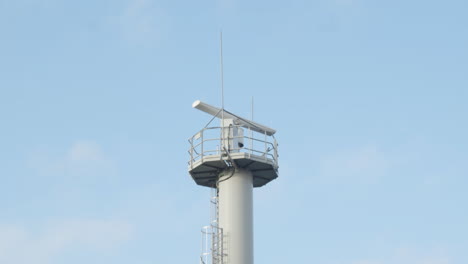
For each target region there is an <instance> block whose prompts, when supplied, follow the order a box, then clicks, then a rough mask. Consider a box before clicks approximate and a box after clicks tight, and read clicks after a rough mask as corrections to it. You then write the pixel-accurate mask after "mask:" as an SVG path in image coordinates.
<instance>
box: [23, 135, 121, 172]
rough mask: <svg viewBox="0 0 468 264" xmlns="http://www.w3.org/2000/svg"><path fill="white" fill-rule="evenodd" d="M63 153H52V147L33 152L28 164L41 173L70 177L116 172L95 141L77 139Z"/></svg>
mask: <svg viewBox="0 0 468 264" xmlns="http://www.w3.org/2000/svg"><path fill="white" fill-rule="evenodd" d="M59 152H61V153H62V154H57V153H51V151H50V149H47V148H45V149H40V150H37V151H35V152H33V153H32V154H31V155H30V157H29V160H28V164H29V166H30V167H32V168H33V169H34V170H36V171H37V172H38V173H39V174H40V175H60V176H70V177H77V176H80V177H83V176H96V175H100V176H101V177H103V176H109V175H112V174H114V173H115V170H116V168H115V165H114V162H113V161H112V159H111V158H109V157H108V156H107V155H106V154H105V153H104V151H103V149H102V147H101V146H100V145H99V144H98V143H97V142H94V141H90V140H77V141H75V142H73V143H72V144H71V145H70V146H69V147H68V148H67V149H66V150H65V151H59Z"/></svg>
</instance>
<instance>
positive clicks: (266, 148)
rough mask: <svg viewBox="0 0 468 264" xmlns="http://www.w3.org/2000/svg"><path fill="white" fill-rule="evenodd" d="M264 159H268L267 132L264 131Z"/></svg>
mask: <svg viewBox="0 0 468 264" xmlns="http://www.w3.org/2000/svg"><path fill="white" fill-rule="evenodd" d="M264 153H265V160H267V159H268V157H267V155H268V145H267V133H266V131H265V152H264Z"/></svg>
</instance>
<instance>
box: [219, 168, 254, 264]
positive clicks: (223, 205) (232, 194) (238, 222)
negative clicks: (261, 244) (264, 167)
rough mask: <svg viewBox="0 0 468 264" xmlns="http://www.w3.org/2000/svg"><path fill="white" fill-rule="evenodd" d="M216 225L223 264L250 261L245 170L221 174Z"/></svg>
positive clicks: (250, 218)
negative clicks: (219, 237) (218, 231)
mask: <svg viewBox="0 0 468 264" xmlns="http://www.w3.org/2000/svg"><path fill="white" fill-rule="evenodd" d="M218 188H219V193H218V195H219V227H221V228H222V229H223V251H224V254H225V257H224V263H223V264H253V263H254V256H253V177H252V173H251V172H250V171H248V170H245V169H235V170H234V169H233V168H232V169H227V170H225V171H223V172H222V173H221V177H220V179H219V182H218Z"/></svg>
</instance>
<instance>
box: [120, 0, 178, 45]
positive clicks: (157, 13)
mask: <svg viewBox="0 0 468 264" xmlns="http://www.w3.org/2000/svg"><path fill="white" fill-rule="evenodd" d="M112 20H113V24H115V25H117V26H118V28H119V31H120V32H121V34H122V35H123V37H124V38H125V39H126V40H127V41H130V42H133V43H140V44H144V43H154V42H157V41H159V40H161V38H162V36H163V35H164V34H165V33H166V32H167V28H168V26H169V19H168V16H167V15H166V12H164V11H163V9H162V8H160V7H159V6H157V5H156V4H155V2H154V1H151V0H130V1H128V2H127V4H126V6H125V7H124V9H123V10H122V11H121V13H120V14H118V15H117V16H116V17H114V18H113V19H112Z"/></svg>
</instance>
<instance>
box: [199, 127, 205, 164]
mask: <svg viewBox="0 0 468 264" xmlns="http://www.w3.org/2000/svg"><path fill="white" fill-rule="evenodd" d="M200 132H201V137H200V139H201V162H202V163H203V156H205V153H204V152H203V144H204V143H205V141H204V139H203V134H204V132H205V130H204V129H202V130H201V131H200Z"/></svg>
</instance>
